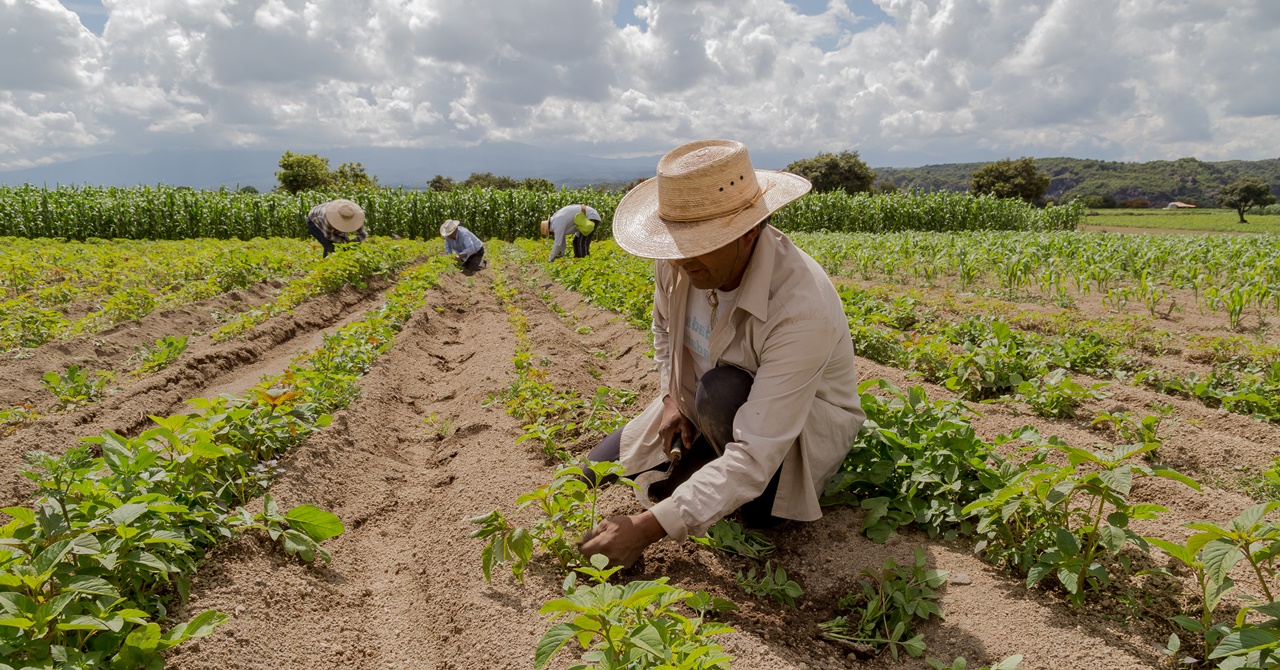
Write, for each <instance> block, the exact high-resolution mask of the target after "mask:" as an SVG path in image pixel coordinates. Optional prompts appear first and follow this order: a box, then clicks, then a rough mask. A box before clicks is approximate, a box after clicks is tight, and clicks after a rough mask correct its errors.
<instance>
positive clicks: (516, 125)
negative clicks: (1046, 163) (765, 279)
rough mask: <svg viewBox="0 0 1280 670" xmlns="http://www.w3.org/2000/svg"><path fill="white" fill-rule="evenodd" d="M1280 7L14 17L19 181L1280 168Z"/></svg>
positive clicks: (14, 7) (266, 6)
mask: <svg viewBox="0 0 1280 670" xmlns="http://www.w3.org/2000/svg"><path fill="white" fill-rule="evenodd" d="M1277 70H1280V1H1278V0H829V1H827V2H824V1H822V0H803V1H790V2H788V1H784V0H709V1H688V0H505V1H502V2H498V1H497V0H61V2H60V1H59V0H0V170H5V169H16V168H22V167H30V166H35V165H40V164H47V163H56V162H60V161H64V160H68V159H72V158H77V157H82V156H87V155H95V154H102V153H109V152H119V151H139V150H146V149H151V148H160V147H191V148H226V147H246V148H256V149H280V150H283V149H285V148H290V149H294V150H309V151H319V150H323V149H324V148H327V147H338V146H345V147H362V146H385V147H394V146H404V147H443V146H457V145H468V144H474V143H477V142H482V141H495V140H511V141H518V142H524V143H528V144H533V145H537V146H544V147H559V148H563V149H566V150H571V151H576V152H581V153H588V154H591V155H599V156H625V155H636V154H652V153H661V152H662V151H664V150H666V149H668V148H670V147H672V146H674V145H675V144H678V143H680V142H683V141H687V140H690V139H696V138H702V137H715V136H718V137H731V138H736V139H741V140H743V141H745V142H746V143H747V145H748V147H751V148H756V147H758V148H762V149H771V150H783V151H786V150H798V151H802V152H805V155H808V154H811V153H816V152H817V151H820V150H827V151H839V150H842V149H855V150H858V151H860V152H861V154H862V156H863V158H864V159H866V160H867V161H868V162H869V163H871V164H872V165H878V166H912V165H921V164H925V163H939V162H958V161H976V160H989V159H994V158H1003V157H1006V156H1010V157H1017V156H1024V155H1030V156H1040V157H1044V156H1075V157H1092V158H1104V159H1111V160H1130V161H1140V160H1151V159H1172V158H1178V157H1182V156H1196V157H1198V158H1202V159H1205V160H1223V159H1231V158H1242V159H1257V158H1274V157H1277V156H1280V86H1277V85H1276V83H1275V82H1276V74H1277Z"/></svg>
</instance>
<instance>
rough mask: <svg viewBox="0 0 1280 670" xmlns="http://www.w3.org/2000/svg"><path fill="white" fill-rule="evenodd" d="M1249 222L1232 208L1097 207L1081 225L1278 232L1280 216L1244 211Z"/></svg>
mask: <svg viewBox="0 0 1280 670" xmlns="http://www.w3.org/2000/svg"><path fill="white" fill-rule="evenodd" d="M1244 218H1245V219H1246V220H1248V223H1240V217H1239V216H1237V215H1236V212H1235V210H1233V209H1194V210H1181V211H1168V210H1163V209H1100V210H1096V211H1094V212H1091V213H1090V214H1089V216H1088V217H1087V218H1085V219H1084V221H1082V222H1081V226H1083V227H1085V228H1086V229H1089V228H1093V227H1095V226H1097V227H1112V228H1143V229H1149V230H1159V229H1165V230H1182V231H1187V230H1193V231H1212V232H1220V233H1280V215H1276V214H1260V213H1258V212H1256V211H1253V212H1249V213H1247V214H1245V217H1244Z"/></svg>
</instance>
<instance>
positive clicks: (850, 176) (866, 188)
mask: <svg viewBox="0 0 1280 670" xmlns="http://www.w3.org/2000/svg"><path fill="white" fill-rule="evenodd" d="M786 171H787V172H794V173H795V174H798V175H800V176H801V177H804V178H805V179H808V180H809V182H810V183H812V184H813V190H814V192H816V193H826V192H829V191H843V192H844V193H845V194H846V195H854V194H857V193H867V192H870V191H871V189H872V185H874V184H875V182H876V173H875V172H874V171H872V170H871V168H869V167H867V164H866V163H864V162H862V159H861V158H858V152H856V151H841V152H840V153H839V154H832V153H826V152H823V153H819V154H818V155H817V156H814V157H813V158H803V159H801V160H798V161H795V162H793V163H791V164H790V165H788V166H787V169H786Z"/></svg>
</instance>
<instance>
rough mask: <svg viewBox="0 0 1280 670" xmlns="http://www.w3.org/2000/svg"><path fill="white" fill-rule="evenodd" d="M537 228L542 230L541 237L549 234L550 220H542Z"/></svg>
mask: <svg viewBox="0 0 1280 670" xmlns="http://www.w3.org/2000/svg"><path fill="white" fill-rule="evenodd" d="M538 226H539V227H540V228H542V235H543V237H545V236H547V235H550V234H551V219H543V220H542V223H540V224H538Z"/></svg>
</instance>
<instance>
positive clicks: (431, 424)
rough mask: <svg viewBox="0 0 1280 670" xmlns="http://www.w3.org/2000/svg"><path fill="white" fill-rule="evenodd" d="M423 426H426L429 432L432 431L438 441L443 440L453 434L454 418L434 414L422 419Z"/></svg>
mask: <svg viewBox="0 0 1280 670" xmlns="http://www.w3.org/2000/svg"><path fill="white" fill-rule="evenodd" d="M422 424H423V425H424V426H426V427H427V430H428V431H430V432H431V434H432V435H435V436H436V439H438V440H443V439H444V438H446V437H449V434H450V433H452V432H453V417H451V416H445V417H441V416H440V415H438V414H436V413H435V412H432V413H430V414H428V415H426V416H425V417H423V418H422Z"/></svg>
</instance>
